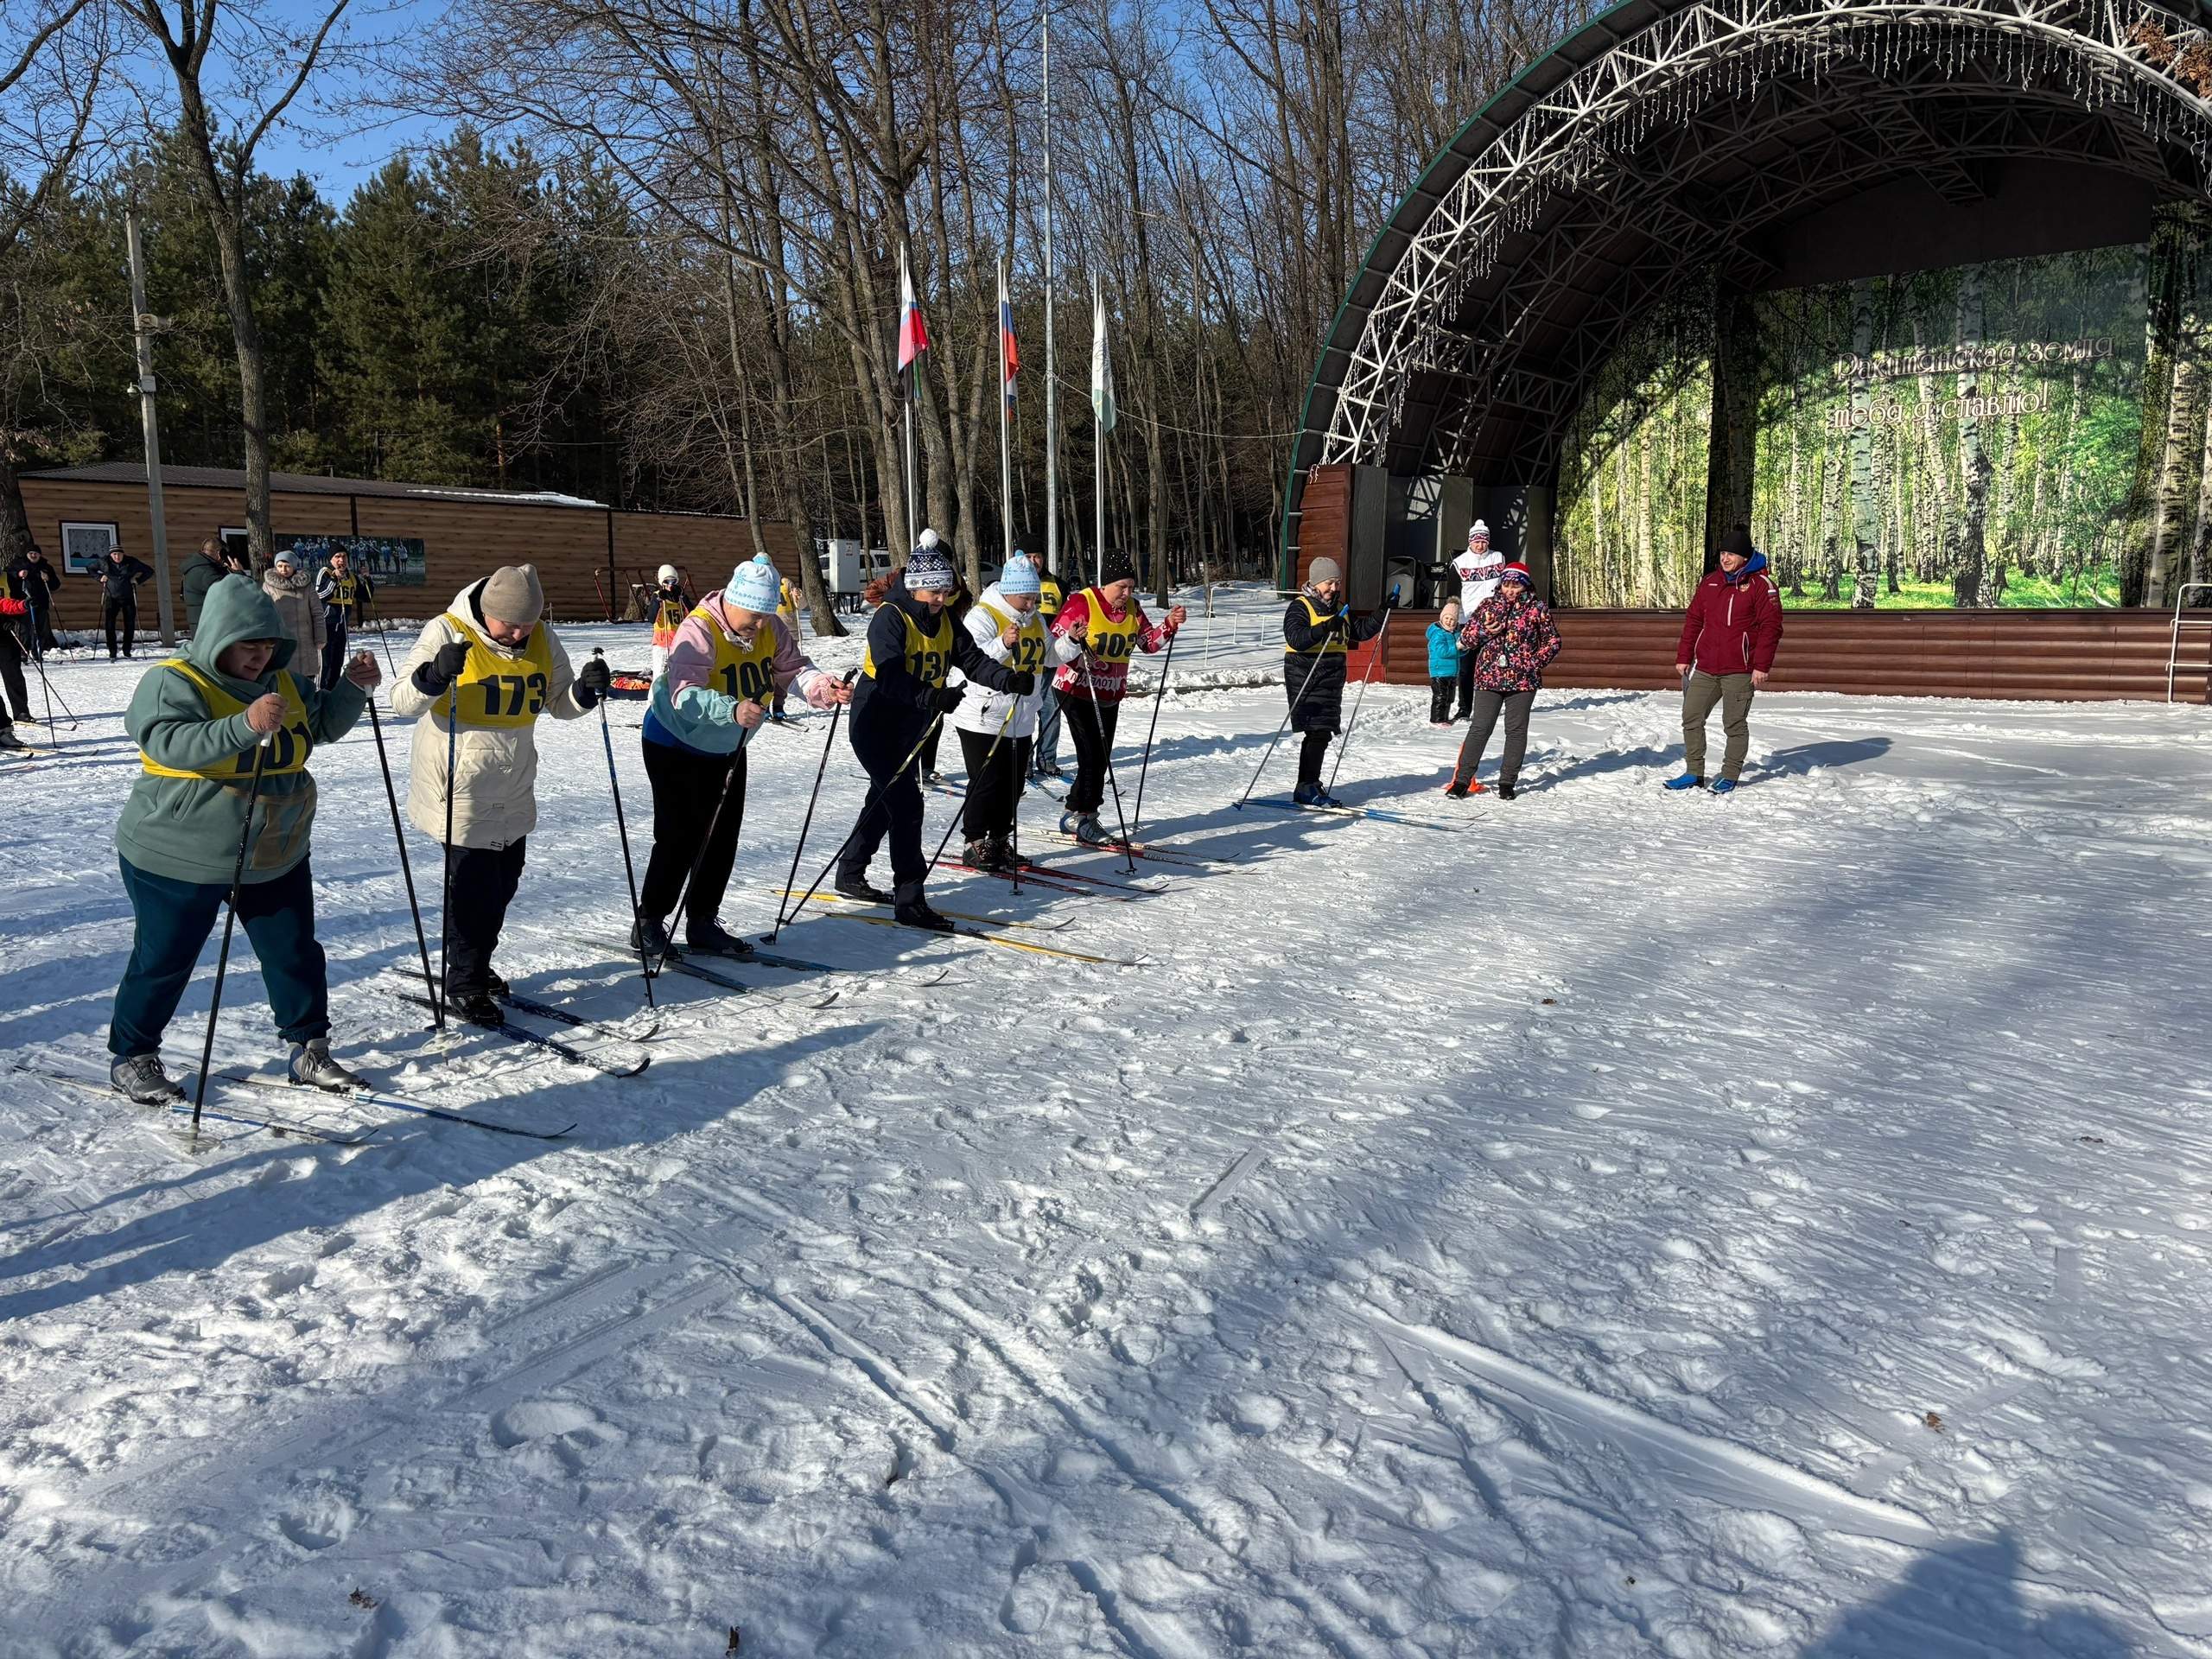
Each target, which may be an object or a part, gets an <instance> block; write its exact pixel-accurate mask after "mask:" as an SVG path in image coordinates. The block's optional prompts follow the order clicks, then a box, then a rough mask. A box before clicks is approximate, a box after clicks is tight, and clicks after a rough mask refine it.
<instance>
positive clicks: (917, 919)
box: [836, 530, 1036, 933]
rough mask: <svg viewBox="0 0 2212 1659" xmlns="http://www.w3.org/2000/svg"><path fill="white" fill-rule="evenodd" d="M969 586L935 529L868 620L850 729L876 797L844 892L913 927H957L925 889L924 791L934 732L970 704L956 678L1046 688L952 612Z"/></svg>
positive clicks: (845, 861) (851, 841)
mask: <svg viewBox="0 0 2212 1659" xmlns="http://www.w3.org/2000/svg"><path fill="white" fill-rule="evenodd" d="M959 586H960V582H959V579H958V578H957V576H955V575H953V574H952V560H951V559H950V557H949V556H947V555H946V553H945V551H944V543H942V542H941V541H940V540H939V539H938V534H937V532H936V531H933V530H925V531H923V532H922V537H921V542H920V544H919V545H918V546H917V547H916V548H915V549H914V551H913V554H912V556H911V557H910V558H908V560H907V561H906V575H905V577H904V579H903V582H902V584H901V587H900V588H899V589H897V590H893V591H887V592H886V593H885V594H884V595H883V603H882V604H881V605H880V606H879V607H877V609H876V613H875V614H874V616H872V617H870V618H869V619H868V652H867V655H866V656H865V657H864V658H862V661H861V678H860V683H859V684H858V685H857V686H856V687H855V689H854V692H853V717H852V721H851V724H850V727H849V730H850V732H851V734H852V744H853V753H855V754H856V755H858V756H859V757H860V762H861V766H865V767H866V768H867V769H868V804H866V805H865V806H863V807H862V808H861V816H860V821H859V822H858V823H855V824H854V826H853V831H852V833H851V834H850V835H849V836H846V837H845V844H844V846H843V848H842V850H841V851H840V852H839V854H838V855H837V879H836V889H837V891H838V892H839V893H843V894H845V895H846V896H847V897H848V898H853V899H866V900H868V902H869V903H871V904H879V905H880V904H885V903H890V904H894V905H896V906H897V907H898V908H897V912H896V914H897V917H898V919H899V921H901V922H903V923H905V924H906V925H907V926H909V927H926V928H932V929H934V930H936V931H938V932H944V933H949V932H950V931H952V924H951V923H950V921H949V920H947V919H946V918H944V917H943V916H940V915H939V914H938V912H936V911H934V910H932V909H931V907H930V903H929V899H927V897H926V896H925V894H924V893H923V882H924V881H925V880H926V879H927V877H928V874H929V867H928V865H927V864H926V863H925V856H926V855H925V854H924V853H923V851H922V791H921V786H920V785H919V784H918V783H917V782H916V781H915V775H914V767H915V766H916V764H917V762H918V758H919V753H920V750H921V747H922V744H923V741H924V740H925V737H926V736H928V735H930V734H933V733H934V732H935V731H936V729H937V728H938V724H939V721H940V720H941V717H942V716H944V715H949V714H950V713H951V712H952V711H953V710H954V709H957V708H959V707H960V703H961V700H962V699H963V697H964V696H966V695H967V693H968V690H969V688H968V687H967V686H964V685H947V684H946V683H945V677H946V675H947V673H948V672H949V671H950V670H952V669H954V668H957V669H959V670H960V671H961V672H962V673H963V674H965V675H966V676H967V677H968V678H969V681H970V682H971V683H974V684H976V685H981V686H982V687H984V688H986V689H988V690H993V691H1011V692H1014V693H1016V694H1017V695H1020V696H1028V695H1029V694H1030V693H1031V692H1032V691H1033V690H1035V689H1036V678H1035V677H1034V676H1033V675H1030V674H1025V673H1022V672H1021V671H1019V670H1016V669H1013V668H1009V667H1007V666H1006V665H1005V664H1001V663H996V662H994V661H992V660H991V658H989V657H988V656H986V655H985V654H984V653H983V652H982V650H981V649H980V648H979V647H978V646H977V645H976V642H975V640H974V639H973V638H971V637H970V636H969V632H968V631H967V630H966V629H965V628H963V627H962V626H960V625H959V624H958V623H957V622H955V621H954V620H952V618H951V617H950V615H949V614H947V612H946V607H948V606H949V605H950V602H951V600H952V596H953V594H955V593H956V592H957V590H958V588H959ZM887 831H888V833H889V835H890V836H891V876H892V880H893V884H894V885H893V889H892V891H891V892H890V893H883V892H881V891H880V890H879V889H877V888H875V887H871V886H869V885H868V861H870V860H871V859H873V858H874V856H875V849H877V848H878V847H879V846H880V845H881V844H882V842H883V838H884V836H885V833H886V832H887Z"/></svg>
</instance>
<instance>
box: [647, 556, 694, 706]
mask: <svg viewBox="0 0 2212 1659" xmlns="http://www.w3.org/2000/svg"><path fill="white" fill-rule="evenodd" d="M653 580H654V581H655V582H657V583H658V586H657V587H656V588H654V589H653V677H654V678H655V679H658V678H659V677H660V675H661V671H662V670H663V669H664V668H666V667H667V666H668V653H669V652H671V651H672V650H673V649H674V648H675V646H676V632H677V629H678V628H681V627H682V626H683V619H684V618H685V617H687V616H689V615H690V614H691V595H690V594H687V593H685V592H684V591H683V575H682V574H681V573H679V572H678V571H677V568H676V567H675V566H674V565H672V564H664V565H663V566H661V568H660V572H659V574H658V575H656V576H655V577H654V578H653Z"/></svg>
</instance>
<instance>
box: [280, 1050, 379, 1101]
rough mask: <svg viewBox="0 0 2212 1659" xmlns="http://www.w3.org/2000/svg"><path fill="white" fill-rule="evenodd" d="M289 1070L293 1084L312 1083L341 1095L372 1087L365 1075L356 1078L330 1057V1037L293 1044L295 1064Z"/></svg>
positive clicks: (293, 1062) (293, 1061)
mask: <svg viewBox="0 0 2212 1659" xmlns="http://www.w3.org/2000/svg"><path fill="white" fill-rule="evenodd" d="M289 1071H290V1072H291V1075H292V1081H293V1082H294V1083H311V1084H314V1085H315V1087H316V1088H318V1089H327V1090H330V1091H331V1092H332V1093H333V1094H339V1095H342V1094H345V1093H346V1092H348V1091H349V1090H355V1089H365V1088H367V1087H368V1086H369V1080H368V1079H367V1078H366V1077H356V1076H355V1075H354V1074H353V1072H351V1071H347V1070H346V1068H345V1067H344V1066H342V1065H339V1064H338V1062H337V1061H335V1060H334V1059H332V1058H330V1039H329V1038H327V1037H310V1038H308V1039H307V1041H305V1042H304V1043H294V1044H293V1045H292V1064H291V1065H290V1067H289Z"/></svg>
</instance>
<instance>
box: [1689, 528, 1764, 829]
mask: <svg viewBox="0 0 2212 1659" xmlns="http://www.w3.org/2000/svg"><path fill="white" fill-rule="evenodd" d="M1781 644H1782V595H1781V594H1779V593H1777V591H1776V590H1775V586H1774V579H1773V578H1772V577H1770V576H1769V575H1767V574H1766V555H1765V554H1764V553H1762V552H1760V551H1758V550H1757V549H1756V548H1754V547H1753V546H1752V545H1751V526H1750V525H1748V524H1738V525H1737V526H1736V527H1735V528H1734V529H1733V530H1731V531H1729V532H1728V533H1727V534H1726V536H1724V537H1721V538H1720V568H1719V569H1718V570H1715V571H1713V572H1712V573H1711V574H1710V575H1707V577H1706V578H1705V580H1704V581H1703V582H1700V583H1698V585H1697V591H1696V592H1695V593H1694V594H1691V595H1690V605H1689V610H1688V613H1687V614H1685V615H1684V616H1683V618H1682V638H1681V644H1679V645H1676V646H1675V675H1676V676H1677V677H1679V678H1680V679H1681V682H1682V772H1681V776H1680V777H1678V778H1669V779H1668V780H1667V787H1668V788H1669V789H1702V788H1704V787H1705V722H1706V719H1707V716H1708V715H1711V714H1712V713H1713V704H1714V703H1716V702H1717V703H1719V705H1720V729H1721V731H1722V732H1723V733H1725V734H1726V736H1727V740H1728V744H1727V747H1726V750H1725V751H1724V752H1723V753H1722V755H1721V758H1720V776H1719V778H1718V779H1714V780H1713V793H1714V794H1716V795H1726V793H1727V792H1728V791H1730V790H1732V789H1733V788H1735V787H1736V782H1737V779H1739V778H1741V777H1742V776H1743V775H1744V759H1745V756H1746V755H1747V754H1749V753H1751V693H1752V692H1754V691H1760V690H1765V689H1766V682H1767V677H1768V676H1769V675H1770V674H1771V673H1772V672H1773V671H1774V653H1775V652H1776V651H1777V649H1778V648H1779V647H1780V645H1781Z"/></svg>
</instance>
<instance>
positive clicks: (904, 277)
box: [899, 245, 930, 372]
mask: <svg viewBox="0 0 2212 1659" xmlns="http://www.w3.org/2000/svg"><path fill="white" fill-rule="evenodd" d="M929 348H930V330H929V325H928V324H927V323H925V322H924V321H922V302H920V301H919V300H918V299H916V298H915V297H914V278H913V274H912V272H911V271H909V270H907V269H906V248H905V247H904V246H903V245H902V246H901V247H900V248H899V369H900V371H901V372H904V371H905V369H906V365H908V364H909V363H912V361H913V360H914V359H916V358H918V357H919V356H920V355H921V354H922V353H924V352H926V351H927V350H929Z"/></svg>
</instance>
